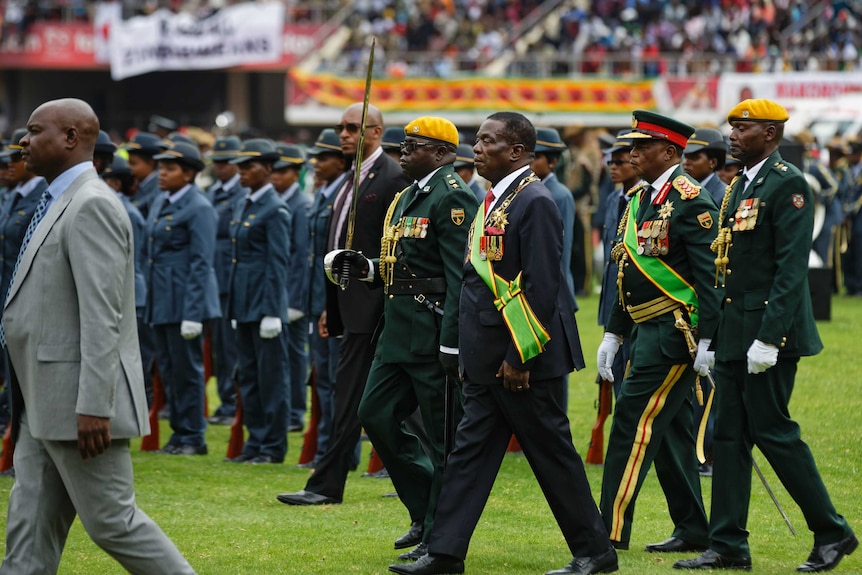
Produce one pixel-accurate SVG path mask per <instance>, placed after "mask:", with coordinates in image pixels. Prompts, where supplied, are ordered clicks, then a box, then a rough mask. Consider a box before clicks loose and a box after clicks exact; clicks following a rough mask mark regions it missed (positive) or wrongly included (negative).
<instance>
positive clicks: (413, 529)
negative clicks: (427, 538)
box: [395, 521, 425, 549]
mask: <svg viewBox="0 0 862 575" xmlns="http://www.w3.org/2000/svg"><path fill="white" fill-rule="evenodd" d="M424 531H425V526H424V524H423V523H422V522H421V521H414V522H413V523H411V524H410V529H409V530H408V531H407V533H405V534H404V535H402V536H401V537H399V538H398V539H396V540H395V548H396V549H406V548H408V547H413V546H414V545H419V544H420V543H421V542H422V533H423V532H424Z"/></svg>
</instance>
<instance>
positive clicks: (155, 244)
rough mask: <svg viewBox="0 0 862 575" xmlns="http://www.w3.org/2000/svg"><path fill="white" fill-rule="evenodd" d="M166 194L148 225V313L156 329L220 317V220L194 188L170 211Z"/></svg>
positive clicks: (156, 204) (152, 208)
mask: <svg viewBox="0 0 862 575" xmlns="http://www.w3.org/2000/svg"><path fill="white" fill-rule="evenodd" d="M167 201H168V200H167V199H166V197H165V195H164V194H160V195H158V196H156V199H155V201H154V202H153V204H152V205H151V206H150V217H149V221H148V225H147V235H148V245H147V249H148V251H147V254H148V258H149V259H148V262H147V300H148V301H147V311H146V314H145V318H146V320H147V322H148V323H151V324H153V325H160V324H169V323H180V322H182V321H196V322H203V321H205V320H208V319H212V318H216V317H221V305H220V304H219V297H218V285H217V283H216V277H215V270H214V269H213V259H214V255H215V233H216V214H215V210H214V209H213V207H212V205H211V204H210V203H209V201H207V199H206V197H205V196H204V193H203V191H201V189H200V188H198V187H197V186H194V185H193V186H192V187H191V189H190V190H189V191H188V192H186V194H185V195H184V196H183V197H182V198H180V199H179V200H177V201H176V202H174V203H171V204H170V205H166V206H164V209H162V206H163V204H164V203H165V202H167Z"/></svg>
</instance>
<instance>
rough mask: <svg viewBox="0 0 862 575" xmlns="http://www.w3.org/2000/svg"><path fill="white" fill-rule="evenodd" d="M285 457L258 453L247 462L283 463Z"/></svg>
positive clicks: (261, 463) (256, 463)
mask: <svg viewBox="0 0 862 575" xmlns="http://www.w3.org/2000/svg"><path fill="white" fill-rule="evenodd" d="M283 461H284V460H283V459H276V458H275V457H273V456H272V455H258V456H257V457H252V458H251V459H249V460H248V461H246V463H249V464H251V465H266V464H267V463H282V462H283Z"/></svg>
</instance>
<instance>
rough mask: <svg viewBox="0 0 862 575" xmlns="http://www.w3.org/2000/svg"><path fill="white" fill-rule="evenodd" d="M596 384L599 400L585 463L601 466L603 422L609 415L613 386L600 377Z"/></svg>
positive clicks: (603, 450) (603, 443)
mask: <svg viewBox="0 0 862 575" xmlns="http://www.w3.org/2000/svg"><path fill="white" fill-rule="evenodd" d="M596 383H598V384H599V398H598V400H597V406H596V410H597V412H598V414H597V415H596V422H595V423H594V424H593V431H592V433H591V434H590V445H589V447H588V448H587V457H586V458H585V461H586V462H587V463H592V464H594V465H601V464H602V463H604V462H605V421H607V419H608V416H609V415H610V414H611V401H612V399H611V394H612V391H613V385H612V384H611V382H610V381H608V380H606V379H602V378H601V376H598V377H597V378H596Z"/></svg>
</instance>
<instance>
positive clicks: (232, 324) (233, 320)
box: [230, 319, 236, 329]
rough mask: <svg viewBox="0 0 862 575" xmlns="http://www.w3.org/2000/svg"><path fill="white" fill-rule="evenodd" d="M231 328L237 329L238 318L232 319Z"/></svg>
mask: <svg viewBox="0 0 862 575" xmlns="http://www.w3.org/2000/svg"><path fill="white" fill-rule="evenodd" d="M230 328H231V329H236V320H235V319H232V320H230Z"/></svg>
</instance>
